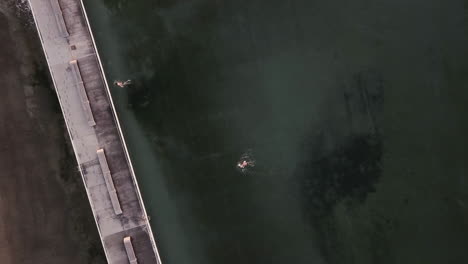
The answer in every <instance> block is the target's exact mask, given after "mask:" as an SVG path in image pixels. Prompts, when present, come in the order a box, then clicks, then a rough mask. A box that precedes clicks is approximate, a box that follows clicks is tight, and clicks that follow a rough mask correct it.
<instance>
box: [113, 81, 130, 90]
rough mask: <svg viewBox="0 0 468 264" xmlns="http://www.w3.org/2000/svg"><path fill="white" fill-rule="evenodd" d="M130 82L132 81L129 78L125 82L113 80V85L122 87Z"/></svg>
mask: <svg viewBox="0 0 468 264" xmlns="http://www.w3.org/2000/svg"><path fill="white" fill-rule="evenodd" d="M131 83H132V81H131V80H126V81H125V82H124V81H114V85H117V86H119V87H120V88H124V87H125V86H127V85H129V84H131Z"/></svg>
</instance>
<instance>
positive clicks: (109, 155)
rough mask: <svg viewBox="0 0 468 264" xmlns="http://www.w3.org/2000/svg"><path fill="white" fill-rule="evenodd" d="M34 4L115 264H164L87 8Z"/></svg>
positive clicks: (39, 0) (68, 0)
mask: <svg viewBox="0 0 468 264" xmlns="http://www.w3.org/2000/svg"><path fill="white" fill-rule="evenodd" d="M29 2H30V5H31V9H32V12H33V15H34V19H35V22H36V26H37V29H38V32H39V35H40V38H41V42H42V46H43V49H44V53H45V56H46V58H47V62H48V64H49V69H50V73H51V76H52V79H53V82H54V86H55V89H56V92H57V95H58V98H59V101H60V105H61V108H62V112H63V115H64V118H65V121H66V124H67V129H68V132H69V135H70V138H71V141H72V143H73V148H74V151H75V155H76V158H77V161H78V164H79V166H80V171H81V174H82V176H83V181H84V183H85V186H86V191H87V194H88V197H89V201H90V203H91V207H92V209H93V214H94V217H95V220H96V224H97V227H98V230H99V234H100V236H101V240H102V243H103V246H104V250H105V253H106V257H107V260H108V262H109V263H116V264H117V263H118V264H121V263H122V264H123V263H160V262H161V261H160V257H159V253H158V251H157V248H156V244H155V242H154V237H153V234H152V232H151V227H150V225H149V222H148V220H147V214H146V211H145V208H144V205H143V201H142V199H141V195H140V192H139V189H138V185H137V182H136V178H135V176H134V173H133V169H132V166H131V163H130V160H129V158H128V152H127V149H126V147H125V141H124V139H123V137H122V132H121V130H120V126H119V124H118V119H117V116H116V114H115V109H114V107H113V104H112V98H111V96H110V92H109V88H108V86H107V83H106V81H105V79H104V77H103V71H102V68H101V64H100V61H99V58H98V56H97V54H96V53H97V52H96V49H95V44H94V41H93V39H92V35H91V33H90V29H89V27H88V21H87V18H86V14H85V11H84V8H83V5H82V3H81V2H80V1H79V0H29ZM124 240H125V243H124Z"/></svg>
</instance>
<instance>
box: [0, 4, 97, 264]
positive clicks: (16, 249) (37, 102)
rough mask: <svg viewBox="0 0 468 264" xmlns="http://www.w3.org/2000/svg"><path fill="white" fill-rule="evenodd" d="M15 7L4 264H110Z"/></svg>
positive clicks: (4, 95)
mask: <svg viewBox="0 0 468 264" xmlns="http://www.w3.org/2000/svg"><path fill="white" fill-rule="evenodd" d="M14 3H15V1H13V0H12V1H1V3H0V39H1V40H2V42H0V80H1V88H0V89H1V96H0V259H1V261H0V262H1V263H2V264H10V263H11V264H13V263H14V264H19V263H48V264H54V263H57V264H58V263H60V264H62V263H71V264H73V263H76V264H78V263H79V264H83V263H105V260H104V256H103V252H102V247H101V244H100V242H99V238H98V234H97V229H96V227H95V224H94V220H93V218H92V214H91V209H90V207H89V204H88V201H87V198H86V194H85V190H84V187H83V184H82V181H81V178H80V175H79V173H78V171H77V167H76V161H75V159H74V156H73V154H72V152H71V149H70V144H69V142H68V139H67V138H66V137H67V136H66V133H65V128H64V122H63V119H62V115H61V112H60V109H59V106H58V101H57V99H56V97H55V92H54V91H53V90H52V88H51V85H50V83H49V81H48V71H47V68H46V64H45V60H44V58H43V54H42V51H41V47H40V43H39V41H38V39H37V35H36V34H37V33H36V32H35V31H34V28H33V26H31V25H29V26H28V23H27V17H25V14H26V13H24V12H23V13H22V12H19V11H18V9H17V8H16V7H15V4H14ZM21 13H22V14H21ZM18 15H20V18H18Z"/></svg>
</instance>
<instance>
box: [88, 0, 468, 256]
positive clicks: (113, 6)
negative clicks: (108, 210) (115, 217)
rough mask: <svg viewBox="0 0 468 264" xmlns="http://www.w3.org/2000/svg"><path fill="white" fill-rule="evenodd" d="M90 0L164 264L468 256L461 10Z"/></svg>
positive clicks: (415, 4) (300, 1) (467, 67)
mask: <svg viewBox="0 0 468 264" xmlns="http://www.w3.org/2000/svg"><path fill="white" fill-rule="evenodd" d="M85 4H86V7H87V10H88V14H89V15H90V20H91V25H92V28H93V30H94V33H95V37H96V40H97V45H98V47H99V51H100V53H101V56H102V59H103V62H104V64H105V65H104V67H105V69H106V72H107V75H108V79H109V81H110V82H112V80H114V79H128V78H129V79H132V80H133V81H134V83H133V85H132V86H131V87H128V88H126V89H121V88H115V87H114V88H113V96H114V100H115V102H116V107H117V108H118V112H119V115H120V118H121V123H122V124H123V126H124V133H125V135H126V139H127V141H128V144H129V148H130V151H131V155H132V158H133V161H134V166H135V167H136V173H137V177H138V179H139V183H140V186H141V189H142V192H143V196H144V199H145V203H146V206H147V209H148V211H149V214H150V215H151V217H152V221H151V222H152V226H153V229H154V230H153V231H154V233H155V235H156V240H157V242H158V246H159V248H160V251H161V255H162V259H163V262H164V263H170V264H180V263H216V264H218V263H227V264H228V263H256V264H257V263H293V264H295V263H297V264H302V263H339V264H341V263H359V264H361V263H398V264H400V263H468V251H467V250H466V248H467V245H468V183H467V181H468V178H467V176H468V175H467V171H468V170H467V169H468V168H467V166H468V165H467V164H468V163H467V162H466V161H467V159H468V155H467V154H468V151H467V148H466V146H467V143H468V139H467V137H466V136H465V135H468V122H467V121H468V115H467V113H468V105H467V103H466V102H467V101H468V88H467V87H468V52H467V51H468V48H467V47H468V36H467V33H468V22H467V21H468V20H467V19H468V16H467V14H468V13H467V12H468V2H467V1H458V0H454V1H442V0H439V1H436V0H429V1H422V0H419V1H382V0H378V1H367V0H359V1H310V0H290V1H277V0H250V1H245V0H237V1H234V0H225V1H216V0H192V1H190V0H184V1H182V0H172V1H169V0H163V1H155V0H134V1H127V0H92V1H91V0H86V1H85ZM249 150H250V152H251V153H252V155H253V156H254V157H255V159H256V166H255V167H253V168H250V169H249V170H248V171H247V172H246V173H242V172H240V171H239V170H238V169H236V163H237V162H238V160H239V157H240V156H241V155H242V154H243V153H245V152H247V151H249Z"/></svg>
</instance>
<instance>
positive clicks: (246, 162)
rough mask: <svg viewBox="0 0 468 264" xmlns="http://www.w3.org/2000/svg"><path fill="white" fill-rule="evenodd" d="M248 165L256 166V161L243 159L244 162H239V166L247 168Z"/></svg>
mask: <svg viewBox="0 0 468 264" xmlns="http://www.w3.org/2000/svg"><path fill="white" fill-rule="evenodd" d="M247 166H250V167H253V166H255V163H254V162H253V161H246V160H243V161H242V163H241V162H239V163H237V167H239V168H241V169H245V168H246V167H247Z"/></svg>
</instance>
